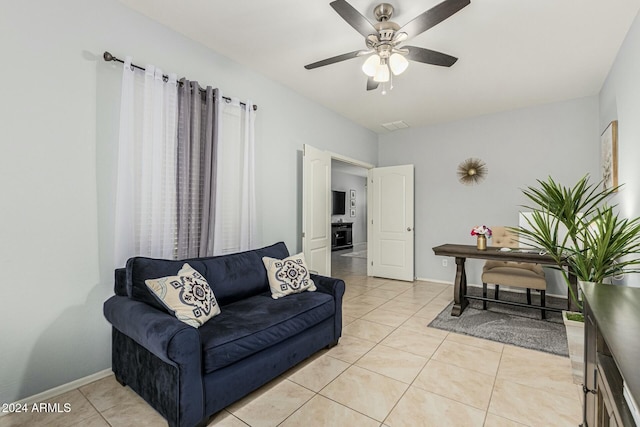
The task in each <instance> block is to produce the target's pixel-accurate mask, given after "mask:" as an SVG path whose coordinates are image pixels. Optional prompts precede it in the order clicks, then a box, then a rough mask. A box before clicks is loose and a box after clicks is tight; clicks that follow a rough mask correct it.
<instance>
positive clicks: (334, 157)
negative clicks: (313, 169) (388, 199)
mask: <svg viewBox="0 0 640 427" xmlns="http://www.w3.org/2000/svg"><path fill="white" fill-rule="evenodd" d="M327 153H329V155H330V156H331V160H337V161H339V162H343V163H348V164H350V165H353V166H358V167H361V168H364V169H367V170H369V169H373V168H375V167H376V165H372V164H371V163H367V162H363V161H361V160H357V159H353V158H351V157H348V156H344V155H342V154H338V153H334V152H333V151H327ZM367 175H368V173H367ZM365 179H366V180H367V242H369V237H370V236H371V221H370V218H371V211H370V206H371V203H370V202H369V200H370V199H369V197H370V196H371V193H370V191H371V186H370V185H369V178H368V177H367V178H365ZM370 269H371V263H370V262H369V253H368V251H367V276H370V275H371V271H370Z"/></svg>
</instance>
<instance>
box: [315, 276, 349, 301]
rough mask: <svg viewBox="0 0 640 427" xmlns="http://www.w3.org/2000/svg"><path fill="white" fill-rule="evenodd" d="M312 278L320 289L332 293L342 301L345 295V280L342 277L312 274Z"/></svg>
mask: <svg viewBox="0 0 640 427" xmlns="http://www.w3.org/2000/svg"><path fill="white" fill-rule="evenodd" d="M311 279H313V283H315V285H316V287H317V288H318V291H320V292H323V293H325V294H330V295H333V296H334V297H336V299H339V300H340V301H341V302H342V296H343V295H344V286H345V285H344V281H343V280H342V279H336V278H335V277H327V276H320V275H318V274H313V273H312V274H311Z"/></svg>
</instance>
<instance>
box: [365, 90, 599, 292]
mask: <svg viewBox="0 0 640 427" xmlns="http://www.w3.org/2000/svg"><path fill="white" fill-rule="evenodd" d="M599 135H600V133H599V130H598V99H597V97H588V98H582V99H576V100H572V101H567V102H560V103H554V104H549V105H541V106H537V107H532V108H526V109H520V110H514V111H508V112H504V113H498V114H491V115H486V116H481V117H476V118H472V119H467V120H461V121H458V122H452V123H445V124H440V125H435V126H428V127H422V128H415V129H412V128H410V129H406V130H401V131H395V132H392V133H389V134H386V135H382V136H381V137H380V146H379V150H380V151H379V153H380V154H379V160H378V161H379V165H380V166H389V165H398V164H414V165H415V203H416V206H415V217H416V224H415V231H416V234H415V236H416V243H415V245H416V246H415V247H416V276H417V277H419V278H425V279H434V280H440V281H447V282H452V281H453V277H454V272H455V263H454V262H453V260H452V259H451V260H449V262H448V267H443V266H442V258H441V257H437V256H435V255H434V254H433V251H432V249H431V248H432V247H434V246H437V245H440V244H443V243H460V244H474V243H475V240H474V238H472V237H471V236H470V235H469V233H470V231H471V228H472V227H473V226H474V225H481V224H486V225H488V226H491V225H517V223H518V212H519V211H520V210H522V209H521V208H520V205H522V204H523V203H524V202H525V200H524V197H523V196H522V194H521V191H520V189H521V188H524V187H526V186H528V185H534V184H536V179H539V178H540V179H546V177H547V176H549V175H551V176H553V177H554V179H556V180H559V181H560V182H562V183H565V184H573V183H574V182H575V181H577V180H578V179H579V178H580V177H581V176H583V175H584V174H587V173H589V174H591V175H592V176H594V177H595V178H596V179H598V171H599V169H598V167H599ZM469 157H476V158H480V159H482V160H484V161H485V162H486V164H487V167H488V170H489V173H488V175H487V178H486V179H485V181H484V182H482V183H481V184H480V185H475V186H465V185H463V184H461V183H459V182H458V179H457V175H456V169H457V166H458V164H459V163H460V162H462V161H463V160H465V159H467V158H469ZM481 267H482V261H478V260H469V261H468V262H467V275H468V280H469V282H470V283H476V284H477V283H481V281H480V272H481ZM551 273H552V274H551V275H552V276H555V274H553V273H555V272H551ZM551 279H552V280H551V282H552V283H551V284H550V290H549V291H550V292H551V293H557V294H561V293H566V289H565V286H564V285H563V284H558V285H556V284H555V283H553V282H555V281H557V279H558V278H557V277H551Z"/></svg>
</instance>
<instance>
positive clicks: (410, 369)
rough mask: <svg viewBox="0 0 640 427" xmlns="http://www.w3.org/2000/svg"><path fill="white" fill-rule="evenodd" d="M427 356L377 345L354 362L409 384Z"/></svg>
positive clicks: (425, 361)
mask: <svg viewBox="0 0 640 427" xmlns="http://www.w3.org/2000/svg"><path fill="white" fill-rule="evenodd" d="M425 363H427V358H426V357H422V356H417V355H415V354H412V353H408V352H406V351H402V350H398V349H397V348H392V347H387V346H384V345H377V346H376V347H374V348H373V349H372V350H371V351H370V352H368V353H367V354H365V355H364V356H363V357H362V358H361V359H360V360H358V361H357V362H356V366H359V367H361V368H365V369H368V370H370V371H373V372H377V373H379V374H382V375H384V376H387V377H390V378H393V379H394V380H398V381H402V382H403V383H407V384H411V382H412V381H413V380H414V379H415V377H416V376H417V375H418V373H419V372H420V370H421V369H422V368H423V367H424V365H425Z"/></svg>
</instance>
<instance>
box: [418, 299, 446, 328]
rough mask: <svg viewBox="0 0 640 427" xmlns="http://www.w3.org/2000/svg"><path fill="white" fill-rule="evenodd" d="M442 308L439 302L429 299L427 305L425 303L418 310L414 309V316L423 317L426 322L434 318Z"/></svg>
mask: <svg viewBox="0 0 640 427" xmlns="http://www.w3.org/2000/svg"><path fill="white" fill-rule="evenodd" d="M443 309H444V307H442V306H441V305H440V304H437V303H436V304H434V303H433V300H431V301H430V302H429V303H428V304H427V305H425V306H424V307H423V308H421V309H420V310H418V311H416V313H415V316H417V317H422V318H424V319H425V320H426V321H427V323H428V322H431V321H432V320H433V319H435V318H436V317H437V316H438V314H440V312H441V311H442V310H443Z"/></svg>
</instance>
